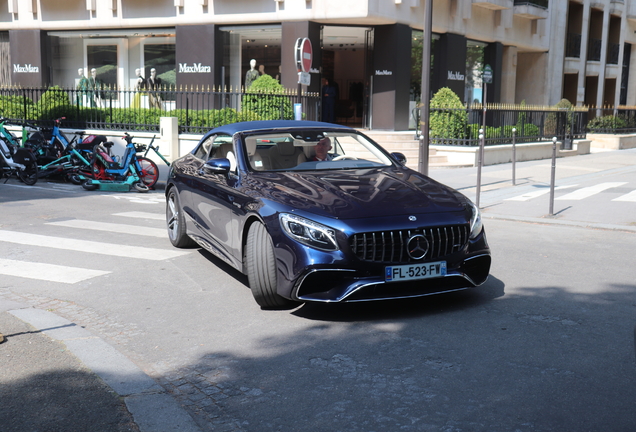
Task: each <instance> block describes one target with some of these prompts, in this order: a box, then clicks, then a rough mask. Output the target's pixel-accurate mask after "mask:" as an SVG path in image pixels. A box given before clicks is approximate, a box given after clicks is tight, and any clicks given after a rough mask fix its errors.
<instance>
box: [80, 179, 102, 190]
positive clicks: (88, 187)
mask: <svg viewBox="0 0 636 432" xmlns="http://www.w3.org/2000/svg"><path fill="white" fill-rule="evenodd" d="M91 182H92V180H86V181H85V182H84V183H82V187H83V188H84V189H86V190H87V191H94V190H95V189H97V188H98V187H99V185H96V184H93V183H91Z"/></svg>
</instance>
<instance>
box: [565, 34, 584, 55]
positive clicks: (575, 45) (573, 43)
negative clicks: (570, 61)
mask: <svg viewBox="0 0 636 432" xmlns="http://www.w3.org/2000/svg"><path fill="white" fill-rule="evenodd" d="M565 56H566V57H572V58H581V35H580V34H578V33H568V37H567V39H566V42H565Z"/></svg>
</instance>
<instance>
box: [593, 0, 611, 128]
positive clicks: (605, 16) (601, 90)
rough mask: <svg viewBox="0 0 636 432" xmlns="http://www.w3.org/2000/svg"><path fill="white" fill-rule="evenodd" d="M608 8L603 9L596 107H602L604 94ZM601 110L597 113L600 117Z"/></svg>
mask: <svg viewBox="0 0 636 432" xmlns="http://www.w3.org/2000/svg"><path fill="white" fill-rule="evenodd" d="M608 9H609V8H607V7H606V8H604V9H603V32H602V36H601V62H600V63H601V68H600V70H599V72H598V88H597V89H596V106H597V107H601V106H603V94H604V93H605V68H606V67H607V42H608V38H609V35H608V33H609V19H610V14H609V10H608ZM601 112H602V110H600V109H599V110H598V111H597V115H601Z"/></svg>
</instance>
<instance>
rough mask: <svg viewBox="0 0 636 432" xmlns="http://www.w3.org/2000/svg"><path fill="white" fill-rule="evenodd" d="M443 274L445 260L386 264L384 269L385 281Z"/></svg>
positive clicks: (399, 280) (400, 280)
mask: <svg viewBox="0 0 636 432" xmlns="http://www.w3.org/2000/svg"><path fill="white" fill-rule="evenodd" d="M443 276H446V261H437V262H429V263H422V264H407V265H399V266H387V267H385V269H384V280H385V281H387V282H402V281H409V280H419V279H430V278H436V277H443Z"/></svg>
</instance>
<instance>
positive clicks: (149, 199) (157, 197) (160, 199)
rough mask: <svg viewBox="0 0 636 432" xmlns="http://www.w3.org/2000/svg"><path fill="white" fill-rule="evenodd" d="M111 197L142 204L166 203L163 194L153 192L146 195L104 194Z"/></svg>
mask: <svg viewBox="0 0 636 432" xmlns="http://www.w3.org/2000/svg"><path fill="white" fill-rule="evenodd" d="M102 196H107V197H111V198H115V199H116V200H128V201H129V202H134V203H140V204H165V202H166V197H165V196H163V194H159V193H152V194H148V195H146V196H139V195H128V196H124V195H102Z"/></svg>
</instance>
